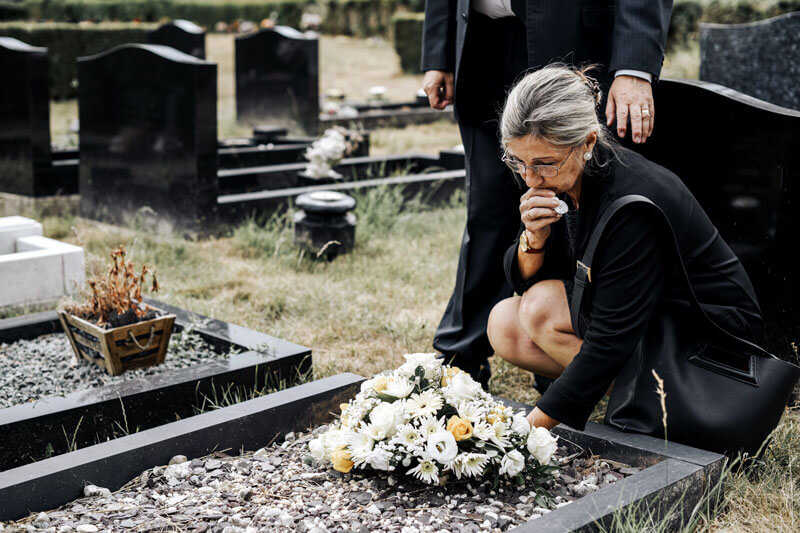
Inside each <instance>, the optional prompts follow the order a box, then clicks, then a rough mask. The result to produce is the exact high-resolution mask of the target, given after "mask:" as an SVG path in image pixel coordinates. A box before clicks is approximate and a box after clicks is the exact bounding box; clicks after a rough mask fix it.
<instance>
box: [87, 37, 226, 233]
mask: <svg viewBox="0 0 800 533" xmlns="http://www.w3.org/2000/svg"><path fill="white" fill-rule="evenodd" d="M78 75H79V76H78V78H79V82H80V92H79V95H78V97H79V107H80V124H81V129H80V160H81V161H80V165H81V170H80V180H81V183H80V187H81V212H82V213H83V214H84V215H85V216H88V217H91V218H97V219H101V220H108V221H112V222H126V221H130V220H131V219H132V218H133V217H134V216H135V215H136V213H137V212H138V211H139V210H140V209H142V208H144V207H149V208H151V209H153V210H154V211H155V213H156V216H157V217H158V220H159V221H160V222H166V223H168V224H170V225H171V226H177V227H186V228H200V227H204V226H206V225H207V224H209V223H211V222H213V214H214V207H215V205H216V198H217V66H216V65H215V64H214V63H209V62H207V61H201V60H199V59H197V58H195V57H192V56H190V55H187V54H184V53H182V52H179V51H177V50H175V49H173V48H169V47H166V46H161V45H146V44H126V45H122V46H118V47H116V48H113V49H111V50H109V51H107V52H103V53H102V54H98V55H95V56H91V57H83V58H80V59H79V60H78Z"/></svg>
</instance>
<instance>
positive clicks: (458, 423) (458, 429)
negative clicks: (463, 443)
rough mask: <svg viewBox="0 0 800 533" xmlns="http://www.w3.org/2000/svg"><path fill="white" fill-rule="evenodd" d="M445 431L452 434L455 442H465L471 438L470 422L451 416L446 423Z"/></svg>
mask: <svg viewBox="0 0 800 533" xmlns="http://www.w3.org/2000/svg"><path fill="white" fill-rule="evenodd" d="M447 431H449V432H450V433H452V434H453V437H455V439H456V441H460V440H466V439H468V438H470V437H471V436H472V422H470V421H469V420H467V419H466V418H459V417H458V416H456V415H453V416H451V417H450V420H448V421H447Z"/></svg>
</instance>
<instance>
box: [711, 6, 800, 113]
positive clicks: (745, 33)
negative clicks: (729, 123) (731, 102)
mask: <svg viewBox="0 0 800 533" xmlns="http://www.w3.org/2000/svg"><path fill="white" fill-rule="evenodd" d="M700 79H701V80H703V81H710V82H713V83H718V84H720V85H724V86H725V87H730V88H731V89H735V90H737V91H739V92H742V93H744V94H747V95H750V96H754V97H755V98H758V99H760V100H764V101H766V102H770V103H773V104H776V105H779V106H783V107H788V108H791V109H800V11H798V12H794V13H787V14H785V15H781V16H779V17H775V18H771V19H767V20H761V21H758V22H751V23H747V24H701V25H700Z"/></svg>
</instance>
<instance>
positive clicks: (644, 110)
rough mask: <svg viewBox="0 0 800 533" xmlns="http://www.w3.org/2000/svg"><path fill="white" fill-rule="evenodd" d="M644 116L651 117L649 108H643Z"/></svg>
mask: <svg viewBox="0 0 800 533" xmlns="http://www.w3.org/2000/svg"><path fill="white" fill-rule="evenodd" d="M642 116H643V117H649V116H650V110H649V109H642Z"/></svg>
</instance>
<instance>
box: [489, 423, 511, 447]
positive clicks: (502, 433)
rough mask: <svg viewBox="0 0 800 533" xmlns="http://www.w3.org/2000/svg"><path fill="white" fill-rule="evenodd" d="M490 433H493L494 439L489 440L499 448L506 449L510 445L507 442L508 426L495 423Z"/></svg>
mask: <svg viewBox="0 0 800 533" xmlns="http://www.w3.org/2000/svg"><path fill="white" fill-rule="evenodd" d="M492 431H493V432H494V437H492V438H491V439H489V440H491V441H492V442H494V443H495V444H497V445H498V446H500V447H501V448H506V447H507V446H508V445H509V444H511V443H510V442H509V440H508V426H507V425H506V424H505V423H504V422H495V423H494V424H492Z"/></svg>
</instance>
